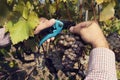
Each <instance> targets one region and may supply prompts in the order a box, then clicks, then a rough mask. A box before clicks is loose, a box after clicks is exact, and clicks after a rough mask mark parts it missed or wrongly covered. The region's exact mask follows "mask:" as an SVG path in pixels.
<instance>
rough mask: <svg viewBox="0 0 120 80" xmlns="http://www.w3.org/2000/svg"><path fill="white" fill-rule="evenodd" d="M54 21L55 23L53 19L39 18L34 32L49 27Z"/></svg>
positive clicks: (36, 32)
mask: <svg viewBox="0 0 120 80" xmlns="http://www.w3.org/2000/svg"><path fill="white" fill-rule="evenodd" d="M54 23H55V19H50V20H47V19H45V18H41V19H40V23H39V25H38V26H37V28H36V29H35V31H34V34H38V33H39V32H40V31H41V30H43V29H45V28H48V27H51V26H52V25H54Z"/></svg>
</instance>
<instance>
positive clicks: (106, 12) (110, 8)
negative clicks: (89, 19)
mask: <svg viewBox="0 0 120 80" xmlns="http://www.w3.org/2000/svg"><path fill="white" fill-rule="evenodd" d="M114 6H115V3H114V2H113V3H109V4H108V5H107V6H106V7H105V8H104V9H103V11H102V12H101V13H100V21H106V20H108V19H110V18H112V17H114V13H115V10H114Z"/></svg>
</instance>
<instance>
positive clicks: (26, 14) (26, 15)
mask: <svg viewBox="0 0 120 80" xmlns="http://www.w3.org/2000/svg"><path fill="white" fill-rule="evenodd" d="M28 11H29V10H28V8H27V7H24V9H23V14H22V16H23V17H24V18H25V19H27V18H28Z"/></svg>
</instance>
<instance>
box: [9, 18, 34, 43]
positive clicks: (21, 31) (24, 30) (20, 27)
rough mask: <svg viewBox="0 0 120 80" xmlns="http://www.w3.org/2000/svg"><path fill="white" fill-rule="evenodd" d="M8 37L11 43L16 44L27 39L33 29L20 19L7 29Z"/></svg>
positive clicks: (31, 34)
mask: <svg viewBox="0 0 120 80" xmlns="http://www.w3.org/2000/svg"><path fill="white" fill-rule="evenodd" d="M9 32H10V37H11V40H12V43H13V44H17V43H18V42H21V41H23V40H27V39H28V37H29V36H33V29H32V28H31V27H29V26H28V24H27V22H26V21H25V20H23V19H20V20H19V21H18V22H17V23H16V24H14V26H13V27H12V28H10V29H9Z"/></svg>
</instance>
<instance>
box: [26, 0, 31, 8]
mask: <svg viewBox="0 0 120 80" xmlns="http://www.w3.org/2000/svg"><path fill="white" fill-rule="evenodd" d="M26 6H27V8H28V9H31V8H32V5H31V3H30V1H27V3H26Z"/></svg>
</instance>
